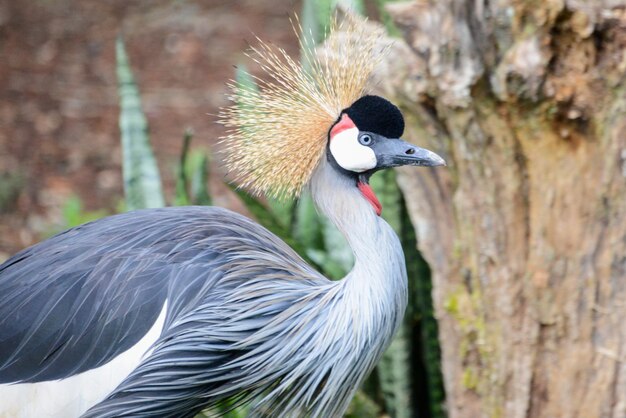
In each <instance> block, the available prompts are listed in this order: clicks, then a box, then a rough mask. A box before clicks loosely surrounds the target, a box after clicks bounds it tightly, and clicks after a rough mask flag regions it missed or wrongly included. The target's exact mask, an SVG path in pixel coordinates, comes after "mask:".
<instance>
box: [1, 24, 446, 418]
mask: <svg viewBox="0 0 626 418" xmlns="http://www.w3.org/2000/svg"><path fill="white" fill-rule="evenodd" d="M335 29H336V28H335ZM333 30H334V29H332V28H331V34H330V35H329V37H328V41H327V42H328V43H329V44H330V45H331V48H330V53H329V55H328V56H327V57H326V58H324V59H322V60H318V61H314V62H313V63H312V65H311V67H310V68H311V71H312V73H308V72H307V71H305V70H304V69H303V68H301V67H300V66H298V65H297V64H296V63H295V61H293V60H292V59H290V58H289V57H288V56H287V55H286V54H285V53H284V51H279V53H278V54H277V53H275V52H273V50H272V49H271V47H270V46H269V45H267V44H262V45H263V46H262V47H261V49H259V50H257V52H258V53H259V54H260V55H261V58H260V59H261V61H260V62H261V63H262V65H261V68H262V69H263V70H264V71H266V72H267V73H268V77H270V78H271V79H272V80H274V81H273V82H272V81H269V82H264V83H262V84H261V86H260V89H259V90H258V91H257V90H246V89H238V88H237V87H234V89H235V92H234V94H233V99H234V100H236V101H237V103H235V104H234V105H233V106H231V107H229V108H226V109H225V110H224V113H223V115H222V117H223V119H222V122H223V123H224V125H225V126H226V127H227V128H228V129H229V131H228V132H229V133H228V135H227V136H226V137H225V138H224V141H225V144H226V145H227V148H226V151H227V152H226V160H227V163H228V164H227V165H228V166H229V167H230V169H231V170H233V171H234V172H235V174H236V175H235V178H236V179H237V181H238V182H239V183H240V184H242V185H243V186H245V187H249V188H250V189H251V190H252V191H253V192H257V193H267V194H268V195H270V196H280V195H287V196H297V195H298V194H299V192H300V191H301V190H302V189H303V188H304V187H308V188H309V189H310V191H311V195H312V197H313V199H314V201H315V203H316V206H317V208H318V209H319V211H320V212H322V213H323V214H325V215H326V216H327V217H328V218H329V219H330V220H331V222H332V223H334V224H335V225H336V227H337V228H338V229H339V230H340V231H341V232H342V233H343V235H344V236H345V237H346V239H347V241H348V243H349V245H350V247H351V248H352V251H353V253H354V257H355V263H354V266H353V268H352V270H351V271H350V273H348V274H347V276H346V277H345V278H343V279H342V280H340V281H334V282H333V281H330V280H328V279H326V278H325V277H323V276H322V275H321V274H320V273H318V272H317V271H315V270H314V269H313V268H312V267H310V266H309V265H307V264H306V263H305V262H304V261H303V260H302V259H301V258H300V257H299V256H298V255H297V254H296V253H295V252H294V251H293V250H292V249H290V248H289V247H288V246H287V245H286V244H285V243H284V242H282V241H281V240H280V239H278V238H277V237H276V236H274V235H273V234H271V233H270V232H269V231H267V230H266V229H264V228H263V227H261V226H259V225H257V224H255V223H254V222H252V221H250V220H248V219H246V218H245V217H242V216H240V215H236V214H234V213H232V212H229V211H226V210H224V209H217V208H203V207H188V208H167V209H150V210H143V211H136V212H131V213H127V214H122V215H117V216H113V217H109V218H105V219H102V220H99V221H96V222H92V223H89V224H86V225H83V226H80V227H77V228H74V229H71V230H69V231H66V232H64V233H62V234H59V235H57V236H55V237H53V238H51V239H49V240H47V241H44V242H42V243H40V244H38V245H35V246H33V247H31V248H28V249H26V250H24V251H22V252H20V253H18V254H16V255H15V256H13V257H12V258H10V259H9V260H7V261H6V262H5V263H4V264H2V265H0V418H6V417H12V418H13V417H34V416H36V417H44V416H47V417H54V418H56V417H59V418H60V417H63V418H66V417H76V416H84V417H111V418H112V417H131V416H133V417H147V416H154V417H188V416H193V415H195V414H196V413H198V412H199V411H201V410H202V409H204V408H207V407H212V406H215V405H217V404H219V403H220V402H224V401H227V402H228V404H229V405H233V404H235V405H236V404H238V403H248V402H249V403H251V404H252V410H251V415H252V416H276V417H294V418H295V417H313V418H336V417H340V416H341V415H342V414H343V412H344V411H345V410H346V408H347V407H348V404H349V402H350V399H351V398H352V395H353V394H354V393H355V391H356V390H357V388H358V385H359V384H360V383H361V382H362V381H363V379H364V378H365V377H366V376H367V374H368V373H369V372H370V371H371V370H372V368H373V367H374V366H375V365H376V363H377V361H378V360H379V359H380V357H381V355H382V354H383V351H384V350H385V348H386V347H387V346H388V345H389V343H390V342H391V339H392V337H393V335H394V333H395V331H396V330H397V329H398V327H399V325H400V323H401V321H402V316H403V313H404V310H405V308H406V303H407V277H406V271H405V265H404V255H403V252H402V248H401V246H400V244H399V241H398V238H397V237H396V235H395V233H394V232H393V230H392V229H391V228H390V227H389V225H388V224H387V223H386V222H385V221H384V220H383V219H382V218H381V217H380V213H381V210H382V207H381V205H380V203H379V201H378V199H377V198H376V196H375V194H374V192H373V190H372V188H371V187H370V186H369V178H370V176H371V175H372V174H373V173H374V172H376V171H378V170H381V169H385V168H389V167H396V166H400V165H415V166H419V165H421V166H437V165H443V164H444V161H443V159H441V157H439V156H438V155H436V154H434V153H432V152H430V151H428V150H424V149H421V148H418V147H415V146H413V145H411V144H409V143H407V142H405V141H403V140H401V139H400V138H399V137H400V136H401V135H402V133H403V131H404V119H403V117H402V114H401V112H400V110H399V109H398V108H397V107H396V106H394V105H393V104H391V103H390V102H388V101H387V100H385V99H383V98H381V97H378V96H368V95H363V90H364V87H365V84H366V82H367V80H368V78H369V76H370V73H371V70H372V68H373V67H374V64H375V62H376V59H375V57H373V51H374V46H375V44H376V39H375V37H374V38H372V37H371V36H368V32H367V31H366V30H365V29H363V28H359V27H357V25H356V24H354V23H351V24H349V25H348V27H347V36H333V35H332V32H333ZM281 57H282V58H281ZM309 58H310V57H309ZM263 63H264V64H263Z"/></svg>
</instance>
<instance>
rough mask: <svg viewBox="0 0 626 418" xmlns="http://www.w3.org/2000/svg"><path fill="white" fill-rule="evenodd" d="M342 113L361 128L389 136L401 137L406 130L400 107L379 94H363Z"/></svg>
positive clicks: (361, 129)
mask: <svg viewBox="0 0 626 418" xmlns="http://www.w3.org/2000/svg"><path fill="white" fill-rule="evenodd" d="M342 113H346V114H347V115H348V116H350V119H352V121H353V122H354V124H355V125H356V126H357V128H359V131H363V132H373V133H375V134H379V135H382V136H385V137H387V138H400V137H401V136H402V133H403V132H404V118H403V117H402V113H400V109H398V108H397V107H396V106H395V105H394V104H393V103H391V102H390V101H388V100H385V99H383V98H382V97H379V96H369V95H368V96H363V97H361V98H360V99H359V100H357V101H356V102H354V103H353V104H352V105H351V106H350V107H349V108H347V109H344V110H343V112H342Z"/></svg>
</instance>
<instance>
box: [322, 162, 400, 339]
mask: <svg viewBox="0 0 626 418" xmlns="http://www.w3.org/2000/svg"><path fill="white" fill-rule="evenodd" d="M310 188H311V194H312V196H313V199H314V201H315V203H316V205H317V208H318V210H320V211H321V212H322V213H323V214H324V215H326V216H327V217H328V218H329V219H330V220H331V222H333V224H335V225H336V226H337V228H338V229H339V230H340V231H341V233H342V234H343V235H344V236H345V237H346V239H347V241H348V243H349V245H350V247H351V249H352V251H353V252H354V258H355V263H354V267H353V269H352V271H350V273H348V275H347V276H346V277H345V278H344V279H343V280H342V281H341V282H338V283H340V284H338V286H342V287H343V290H344V293H343V298H344V303H345V304H346V305H352V306H346V308H349V309H352V310H353V311H354V310H356V311H358V312H359V314H358V317H357V318H355V319H357V320H360V321H364V323H363V325H366V326H365V327H364V328H365V329H364V330H363V331H364V332H365V333H366V334H369V333H370V332H374V333H375V332H384V333H389V332H391V333H393V332H395V330H396V329H397V327H398V326H399V325H400V323H401V321H402V317H403V315H404V310H405V308H406V303H407V278H406V269H405V262H404V254H403V251H402V247H401V245H400V242H399V240H398V237H397V235H396V234H395V232H394V231H393V230H392V229H391V227H390V226H389V224H387V222H386V221H385V220H384V219H382V218H381V217H379V216H378V215H376V213H375V211H374V209H373V207H372V206H371V204H370V203H369V202H368V201H367V200H366V199H365V198H364V196H363V195H362V194H361V192H360V191H359V189H358V188H357V187H356V184H355V183H354V180H353V179H351V178H349V177H347V176H345V175H340V174H339V173H337V172H336V171H335V169H333V168H332V166H331V165H330V164H329V163H327V162H326V161H323V162H322V163H321V164H320V166H319V167H318V168H317V169H316V171H315V172H314V174H313V176H312V178H311V182H310ZM388 321H389V322H391V323H392V324H390V323H389V322H388ZM385 327H387V329H385ZM364 337H365V338H369V337H371V335H365V336H364ZM390 337H391V335H390V336H389V338H390ZM386 343H387V342H384V343H383V344H386Z"/></svg>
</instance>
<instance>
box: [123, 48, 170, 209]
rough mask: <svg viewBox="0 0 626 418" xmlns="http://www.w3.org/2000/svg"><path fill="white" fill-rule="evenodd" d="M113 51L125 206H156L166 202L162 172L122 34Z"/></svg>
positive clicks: (131, 207) (129, 207)
mask: <svg viewBox="0 0 626 418" xmlns="http://www.w3.org/2000/svg"><path fill="white" fill-rule="evenodd" d="M115 51H116V57H117V80H118V87H119V95H120V121H119V122H120V133H121V137H122V154H123V162H124V163H123V166H122V167H123V174H124V194H125V196H126V209H127V210H133V209H141V208H159V207H162V206H164V205H165V199H164V198H163V190H162V188H161V176H160V174H159V168H158V167H157V163H156V160H155V159H154V153H153V152H152V147H151V146H150V139H149V137H148V121H147V120H146V117H145V115H144V113H143V111H142V109H141V98H140V96H139V89H138V88H137V84H136V83H135V79H134V77H133V73H132V71H131V69H130V64H129V62H128V56H127V55H126V50H125V48H124V41H123V40H122V38H121V37H119V38H118V39H117V43H116V48H115Z"/></svg>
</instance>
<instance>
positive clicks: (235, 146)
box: [220, 15, 380, 198]
mask: <svg viewBox="0 0 626 418" xmlns="http://www.w3.org/2000/svg"><path fill="white" fill-rule="evenodd" d="M295 26H298V27H300V25H299V23H298V24H296V25H294V29H295ZM295 32H296V35H297V36H298V39H299V41H300V43H301V45H302V44H303V43H304V45H305V46H307V45H306V43H305V42H306V41H305V40H304V39H303V37H302V36H301V35H300V34H299V32H301V28H300V30H299V31H298V30H295ZM378 37H379V35H376V34H372V32H371V31H369V30H368V28H367V26H366V25H365V24H364V22H363V21H362V19H360V18H356V17H354V16H349V15H347V16H346V17H345V18H344V19H343V20H342V22H341V23H338V19H337V18H336V17H335V18H334V19H333V21H332V23H331V26H330V30H329V34H328V37H327V40H326V42H325V45H324V48H323V49H322V50H321V51H318V52H317V53H316V52H315V51H314V50H313V48H306V47H304V48H301V49H302V50H303V51H305V57H304V59H303V60H302V61H303V62H304V63H305V65H302V64H300V63H298V62H297V61H295V60H294V59H293V58H291V57H290V56H289V55H288V54H287V53H286V52H285V50H284V49H282V48H279V47H275V46H272V45H270V44H269V43H267V42H264V41H262V40H261V39H258V38H257V40H258V42H259V44H258V46H256V47H252V48H251V53H250V54H247V55H248V56H249V57H250V58H251V59H253V60H254V61H255V62H256V63H258V64H259V66H260V68H261V70H262V71H263V73H264V75H263V77H258V78H257V77H254V78H255V79H256V80H257V82H258V85H259V89H258V90H256V89H252V88H246V87H243V86H240V85H237V83H236V82H234V81H233V82H231V83H230V84H229V88H230V89H231V94H230V95H229V100H230V101H231V102H232V104H231V105H230V106H228V107H225V108H223V109H222V111H221V112H220V123H222V124H223V125H225V126H226V128H227V134H226V136H224V137H223V138H222V140H221V144H222V146H223V147H224V152H225V154H226V166H227V168H228V170H229V171H230V172H231V173H232V174H233V176H234V181H235V182H236V183H238V184H239V186H240V187H243V188H245V189H247V190H249V191H250V192H252V193H254V194H265V195H267V196H269V197H274V198H292V197H297V196H298V195H299V194H300V192H301V191H302V189H303V187H304V186H305V185H306V184H307V183H308V181H309V179H310V177H311V174H312V173H313V170H314V169H315V167H317V165H318V163H319V161H320V159H321V158H322V156H323V154H324V149H325V146H326V140H327V134H328V131H329V129H330V128H331V126H332V124H333V123H334V122H335V121H336V120H337V118H338V117H339V115H340V113H341V111H342V110H343V109H345V108H347V107H349V106H350V105H351V104H352V103H354V102H355V101H356V100H357V99H359V98H360V97H361V96H362V95H363V94H364V92H365V87H366V83H367V81H368V79H369V77H370V74H371V73H372V70H373V69H374V67H375V66H376V64H377V63H378V61H379V59H380V58H379V56H380V54H377V53H376V51H375V46H376V43H377V40H378ZM307 51H308V52H307Z"/></svg>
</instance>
